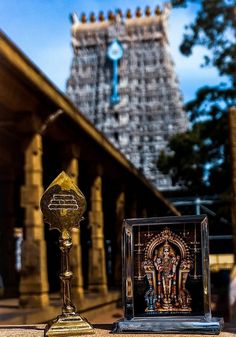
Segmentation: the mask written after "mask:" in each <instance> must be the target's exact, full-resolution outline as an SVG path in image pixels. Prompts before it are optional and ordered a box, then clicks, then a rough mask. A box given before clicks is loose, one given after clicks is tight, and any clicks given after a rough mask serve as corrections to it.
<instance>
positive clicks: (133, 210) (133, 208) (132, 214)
mask: <svg viewBox="0 0 236 337" xmlns="http://www.w3.org/2000/svg"><path fill="white" fill-rule="evenodd" d="M128 206H129V208H128V217H129V218H137V198H136V195H134V194H133V195H132V196H131V198H130V202H129V205H128Z"/></svg>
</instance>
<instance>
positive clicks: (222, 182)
mask: <svg viewBox="0 0 236 337" xmlns="http://www.w3.org/2000/svg"><path fill="white" fill-rule="evenodd" d="M191 3H194V4H195V5H196V4H197V5H198V12H197V13H196V17H195V21H194V22H193V23H191V24H190V25H189V26H187V27H186V29H185V34H184V37H183V41H182V43H181V46H180V50H181V52H182V53H183V54H184V55H186V56H190V55H191V53H192V52H193V49H194V47H196V46H203V47H205V48H206V55H205V56H204V59H203V65H202V66H205V67H207V66H214V67H216V68H217V69H218V71H219V74H220V76H221V78H222V79H223V80H225V82H226V83H219V84H218V85H217V86H214V87H203V88H200V89H199V90H198V91H197V93H196V97H195V99H194V100H192V101H191V102H188V103H187V104H186V107H185V108H186V111H187V113H188V115H189V119H190V122H191V127H190V130H188V131H187V132H186V133H183V134H178V135H175V136H174V137H172V139H171V140H170V142H169V149H170V150H171V151H170V152H169V153H170V154H167V153H165V152H162V153H161V155H160V157H159V160H158V163H157V165H158V168H159V169H160V170H161V171H162V172H164V173H168V174H170V175H171V177H172V180H173V183H174V184H176V185H180V186H182V187H184V188H186V189H187V190H189V191H190V192H191V193H192V194H199V195H200V194H209V193H210V194H221V195H226V194H227V193H228V192H229V186H230V172H229V169H230V160H229V147H228V137H229V136H228V116H227V114H228V110H229V107H230V106H232V105H233V104H235V101H234V99H235V93H234V85H235V78H234V52H235V50H236V49H235V41H234V38H233V24H234V22H233V20H234V1H233V0H214V1H213V0H212V1H211V0H202V1H194V0H172V4H173V6H174V7H180V6H188V5H189V4H191Z"/></svg>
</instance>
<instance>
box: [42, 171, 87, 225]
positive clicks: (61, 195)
mask: <svg viewBox="0 0 236 337" xmlns="http://www.w3.org/2000/svg"><path fill="white" fill-rule="evenodd" d="M40 207H41V210H42V213H43V216H44V221H45V222H46V223H48V224H49V225H50V226H51V229H54V228H55V229H58V230H59V231H62V230H65V229H66V230H71V229H72V228H73V227H78V226H79V223H80V221H81V220H82V215H83V213H84V211H85V209H86V200H85V197H84V195H83V193H82V192H81V191H80V189H79V188H78V186H76V185H75V184H74V182H73V181H72V179H71V178H70V177H69V176H68V175H67V174H66V173H65V172H64V171H62V172H61V173H60V174H59V175H58V176H57V178H56V179H55V180H53V182H52V183H51V185H50V186H49V187H48V188H47V190H46V191H45V192H44V194H43V196H42V198H41V202H40Z"/></svg>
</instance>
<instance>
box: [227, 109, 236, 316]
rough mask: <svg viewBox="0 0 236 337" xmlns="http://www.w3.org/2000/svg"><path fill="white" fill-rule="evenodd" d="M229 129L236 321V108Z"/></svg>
mask: <svg viewBox="0 0 236 337" xmlns="http://www.w3.org/2000/svg"><path fill="white" fill-rule="evenodd" d="M229 129H230V149H231V172H232V177H231V182H232V185H231V186H232V187H231V188H232V189H231V214H232V232H233V246H234V267H233V269H232V272H231V281H230V290H229V291H230V294H229V298H230V321H231V322H235V319H236V291H235V289H236V265H235V261H236V108H231V109H230V111H229Z"/></svg>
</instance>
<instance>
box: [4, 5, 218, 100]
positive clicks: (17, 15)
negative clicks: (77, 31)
mask: <svg viewBox="0 0 236 337" xmlns="http://www.w3.org/2000/svg"><path fill="white" fill-rule="evenodd" d="M161 3H162V1H158V0H157V1H154V0H146V1H145V2H144V1H138V0H113V1H108V0H87V1H83V2H80V1H78V0H76V1H75V0H64V1H63V0H20V1H19V0H17V1H16V0H2V1H1V2H0V28H1V29H2V30H3V31H4V32H5V33H6V34H7V35H8V37H9V38H10V39H11V40H12V41H13V42H14V43H15V44H16V45H17V46H18V47H19V48H20V49H21V50H22V51H23V52H24V53H25V54H26V55H27V56H28V57H29V58H30V59H31V60H32V61H33V62H34V63H35V64H36V65H37V66H38V67H39V68H40V69H41V70H42V71H43V72H44V73H45V74H46V75H47V76H48V77H49V78H50V79H51V81H52V82H54V83H55V84H56V86H58V87H59V88H60V89H61V90H62V91H64V90H65V82H66V79H67V78H68V76H69V72H70V64H71V60H72V56H73V54H72V48H71V45H70V37H71V36H70V29H71V23H70V20H69V15H70V13H72V12H74V11H75V12H77V13H78V14H79V15H80V14H81V13H82V12H85V13H86V14H89V13H90V12H91V11H94V12H95V14H97V13H98V12H99V11H100V10H103V11H104V13H105V14H106V13H107V11H108V10H114V9H116V8H121V9H122V10H123V11H126V10H127V9H128V8H130V9H131V10H132V12H134V11H135V9H136V7H137V6H140V7H141V8H142V9H144V8H145V7H146V6H147V5H148V6H150V7H151V9H152V10H153V9H154V8H155V7H156V5H157V4H161ZM196 10H197V6H191V7H190V8H187V9H175V10H172V12H171V14H170V18H169V40H170V51H171V54H172V57H173V59H174V62H175V69H176V73H177V76H178V78H179V80H180V86H181V91H182V93H183V96H184V101H185V102H186V101H188V100H190V99H191V98H193V97H194V93H195V92H196V90H197V88H199V87H201V86H203V85H206V84H208V85H212V84H213V85H214V84H216V83H218V81H219V78H218V74H217V71H216V70H215V69H213V68H200V64H201V62H202V55H203V53H204V50H203V48H200V47H199V48H195V50H194V53H193V55H192V56H191V57H189V58H186V57H184V56H182V55H181V54H180V52H179V50H178V47H179V44H180V42H181V39H182V35H183V32H184V25H186V24H188V23H190V22H192V21H193V18H194V15H195V13H196Z"/></svg>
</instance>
